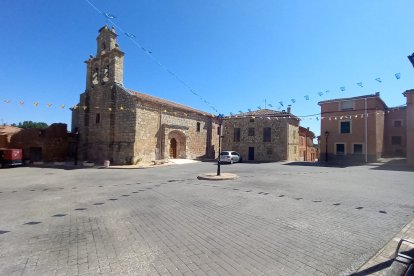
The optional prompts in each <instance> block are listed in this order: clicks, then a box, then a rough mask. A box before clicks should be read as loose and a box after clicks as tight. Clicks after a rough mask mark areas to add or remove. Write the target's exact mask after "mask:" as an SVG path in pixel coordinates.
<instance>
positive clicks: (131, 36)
mask: <svg viewBox="0 0 414 276" xmlns="http://www.w3.org/2000/svg"><path fill="white" fill-rule="evenodd" d="M125 35H126V36H127V37H129V38H135V37H136V36H135V35H134V34H131V33H125Z"/></svg>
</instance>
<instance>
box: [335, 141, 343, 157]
mask: <svg viewBox="0 0 414 276" xmlns="http://www.w3.org/2000/svg"><path fill="white" fill-rule="evenodd" d="M335 154H337V155H344V154H345V144H335Z"/></svg>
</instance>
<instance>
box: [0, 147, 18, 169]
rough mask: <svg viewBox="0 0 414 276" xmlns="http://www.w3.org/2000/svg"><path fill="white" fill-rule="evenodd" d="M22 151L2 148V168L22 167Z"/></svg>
mask: <svg viewBox="0 0 414 276" xmlns="http://www.w3.org/2000/svg"><path fill="white" fill-rule="evenodd" d="M22 164H23V159H22V150H21V149H3V148H0V168H3V167H7V166H16V165H22Z"/></svg>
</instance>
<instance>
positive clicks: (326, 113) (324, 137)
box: [318, 90, 414, 162]
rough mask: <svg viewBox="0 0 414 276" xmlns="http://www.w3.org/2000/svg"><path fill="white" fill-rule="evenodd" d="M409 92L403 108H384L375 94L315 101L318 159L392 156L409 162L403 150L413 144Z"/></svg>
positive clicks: (357, 159) (364, 159)
mask: <svg viewBox="0 0 414 276" xmlns="http://www.w3.org/2000/svg"><path fill="white" fill-rule="evenodd" d="M413 92H414V91H413V90H410V91H406V92H405V93H404V95H405V96H406V97H407V107H406V106H401V107H388V106H387V105H386V104H385V103H384V101H383V100H382V99H381V98H380V94H379V93H375V94H371V95H363V96H358V97H351V98H341V99H332V100H326V101H322V102H319V103H318V104H319V105H320V106H321V138H320V152H321V153H320V160H321V161H327V162H375V161H377V160H378V158H380V157H393V156H401V157H406V156H407V157H408V159H412V154H409V153H408V152H407V149H408V148H409V147H411V145H410V144H411V143H410V142H409V141H414V136H413V134H412V128H413V126H412V124H413V123H412V122H413V121H414V116H413V114H411V115H410V112H409V110H412V109H413V107H412V102H411V105H410V103H409V101H410V99H411V101H412V100H413V98H412V94H413ZM411 112H413V111H411ZM410 133H411V134H410ZM410 135H411V136H410Z"/></svg>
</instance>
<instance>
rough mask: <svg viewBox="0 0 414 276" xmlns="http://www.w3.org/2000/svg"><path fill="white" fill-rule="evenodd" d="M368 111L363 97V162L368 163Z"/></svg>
mask: <svg viewBox="0 0 414 276" xmlns="http://www.w3.org/2000/svg"><path fill="white" fill-rule="evenodd" d="M367 122H368V113H367V98H365V163H368V125H367Z"/></svg>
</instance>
